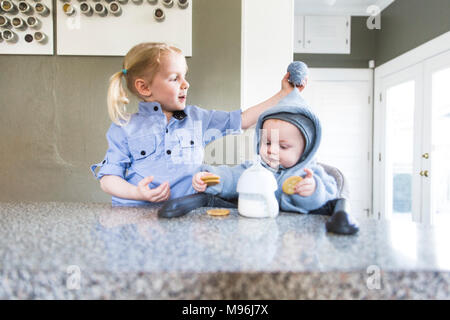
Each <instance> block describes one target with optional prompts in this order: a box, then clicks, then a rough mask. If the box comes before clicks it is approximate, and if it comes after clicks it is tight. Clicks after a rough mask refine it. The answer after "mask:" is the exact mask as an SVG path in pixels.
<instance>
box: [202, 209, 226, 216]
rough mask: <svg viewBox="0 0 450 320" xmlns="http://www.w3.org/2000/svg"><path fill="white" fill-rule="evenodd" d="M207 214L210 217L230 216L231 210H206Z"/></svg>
mask: <svg viewBox="0 0 450 320" xmlns="http://www.w3.org/2000/svg"><path fill="white" fill-rule="evenodd" d="M206 213H207V214H209V215H210V216H227V215H229V214H230V210H228V209H210V210H206Z"/></svg>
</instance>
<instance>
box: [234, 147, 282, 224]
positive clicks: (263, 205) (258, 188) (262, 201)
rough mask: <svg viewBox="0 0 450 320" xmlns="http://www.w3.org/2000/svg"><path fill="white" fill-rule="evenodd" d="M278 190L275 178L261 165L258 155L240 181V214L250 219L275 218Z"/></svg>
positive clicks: (238, 185) (238, 186)
mask: <svg viewBox="0 0 450 320" xmlns="http://www.w3.org/2000/svg"><path fill="white" fill-rule="evenodd" d="M277 189H278V185H277V181H276V179H275V177H274V176H273V174H272V173H271V172H270V171H269V170H267V169H266V168H264V167H263V166H262V165H261V159H260V157H259V155H258V156H257V159H256V161H255V163H254V164H253V165H252V166H251V167H250V168H248V169H247V170H245V171H244V172H243V173H242V175H241V177H240V178H239V180H238V184H237V188H236V191H237V192H238V193H239V199H238V211H239V214H241V215H242V216H245V217H249V218H267V217H270V218H275V217H276V216H277V215H278V202H277V198H276V197H275V191H276V190H277Z"/></svg>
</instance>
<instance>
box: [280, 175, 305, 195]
mask: <svg viewBox="0 0 450 320" xmlns="http://www.w3.org/2000/svg"><path fill="white" fill-rule="evenodd" d="M302 180H303V178H302V177H299V176H292V177H289V178H287V179H286V180H284V182H283V186H282V187H281V188H282V189H283V192H284V193H286V194H294V192H295V191H294V188H295V185H296V184H297V183H299V182H300V181H302Z"/></svg>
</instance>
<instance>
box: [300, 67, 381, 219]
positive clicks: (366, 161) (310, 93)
mask: <svg viewBox="0 0 450 320" xmlns="http://www.w3.org/2000/svg"><path fill="white" fill-rule="evenodd" d="M303 96H304V98H305V99H306V100H307V101H308V103H309V105H310V106H311V108H312V109H313V110H314V112H315V113H316V114H317V115H318V117H319V119H320V121H321V123H322V143H321V146H320V148H319V151H318V157H317V160H318V161H319V162H323V163H326V164H330V165H332V166H334V167H337V168H338V169H339V170H341V171H342V172H343V174H344V175H345V177H346V178H347V181H348V183H349V187H350V194H351V195H350V204H351V208H352V213H353V214H354V215H355V216H358V215H361V214H364V215H367V214H369V211H370V208H371V207H372V206H371V192H372V180H371V179H372V165H371V164H372V156H371V150H372V112H373V108H372V70H370V69H313V68H311V69H310V76H309V79H308V84H307V86H306V88H305V90H304V91H303Z"/></svg>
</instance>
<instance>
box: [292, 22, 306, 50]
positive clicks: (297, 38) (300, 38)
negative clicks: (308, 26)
mask: <svg viewBox="0 0 450 320" xmlns="http://www.w3.org/2000/svg"><path fill="white" fill-rule="evenodd" d="M304 21H305V17H303V16H295V17H294V52H302V51H304V48H305V41H304V23H305V22H304Z"/></svg>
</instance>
